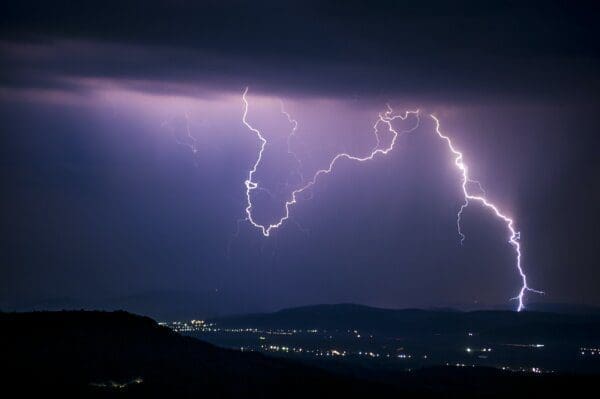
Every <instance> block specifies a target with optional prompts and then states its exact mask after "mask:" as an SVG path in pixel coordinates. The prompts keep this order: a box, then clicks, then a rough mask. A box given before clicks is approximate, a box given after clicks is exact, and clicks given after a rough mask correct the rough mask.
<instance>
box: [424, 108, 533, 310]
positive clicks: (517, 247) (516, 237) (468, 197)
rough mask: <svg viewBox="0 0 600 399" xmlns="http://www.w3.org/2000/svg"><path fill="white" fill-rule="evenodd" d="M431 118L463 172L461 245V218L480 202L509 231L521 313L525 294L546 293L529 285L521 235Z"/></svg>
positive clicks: (461, 235) (460, 153) (458, 221)
mask: <svg viewBox="0 0 600 399" xmlns="http://www.w3.org/2000/svg"><path fill="white" fill-rule="evenodd" d="M430 116H431V118H432V119H433V120H434V121H435V133H436V134H437V135H438V137H439V138H440V139H442V140H444V141H445V142H446V143H447V145H448V149H449V150H450V152H451V153H452V155H454V165H456V167H457V168H458V170H459V171H460V172H461V175H462V179H461V180H462V181H461V188H462V193H463V196H464V202H463V204H462V205H461V206H460V209H459V211H458V213H457V215H456V225H457V228H458V234H459V236H460V240H461V243H462V242H464V240H465V235H464V234H463V232H462V230H461V218H462V215H463V212H464V210H465V209H466V208H467V206H469V204H470V202H471V201H475V202H479V203H480V204H481V205H483V206H484V207H486V208H487V209H489V210H491V211H492V212H493V213H494V215H495V216H496V217H497V218H498V219H500V220H502V221H503V222H504V224H505V225H506V228H507V230H508V233H509V239H508V242H509V243H510V245H511V246H512V247H513V249H514V251H515V255H516V260H515V262H516V267H517V270H518V272H519V275H520V276H521V282H522V285H521V289H520V290H519V294H518V295H517V296H515V297H514V298H512V299H514V300H517V301H518V303H519V304H518V307H517V311H521V310H523V309H524V308H525V305H524V298H525V293H527V292H535V293H538V294H543V293H544V292H543V291H538V290H535V289H533V288H531V287H529V286H528V285H527V276H526V275H525V272H524V271H523V267H522V265H521V244H520V242H519V241H520V239H521V233H519V232H518V231H517V230H516V229H515V223H514V220H513V219H512V218H510V217H508V216H506V215H505V214H504V213H502V212H501V211H500V209H499V208H498V207H497V206H496V205H495V204H494V203H492V202H490V200H488V199H487V197H486V194H485V191H483V189H482V188H481V184H479V182H478V181H477V180H472V179H471V178H470V177H469V168H468V167H467V165H466V164H465V163H464V160H463V154H462V152H460V151H458V150H457V149H456V148H455V147H454V145H453V144H452V140H451V139H450V137H448V136H447V135H445V134H443V133H442V131H441V130H440V121H439V119H438V118H437V117H435V116H434V115H430ZM473 184H475V185H476V186H478V188H479V189H480V190H481V193H479V194H474V193H473V192H472V191H471V190H470V187H471V186H472V185H473Z"/></svg>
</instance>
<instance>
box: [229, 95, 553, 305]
mask: <svg viewBox="0 0 600 399" xmlns="http://www.w3.org/2000/svg"><path fill="white" fill-rule="evenodd" d="M247 94H248V88H247V87H246V88H245V89H244V91H243V94H242V101H243V104H244V111H243V115H242V123H243V124H244V125H245V126H246V127H247V128H248V129H249V130H250V131H251V132H253V133H254V134H255V135H256V136H257V137H258V139H259V141H260V149H259V151H258V157H257V159H256V161H255V162H254V164H253V165H252V168H251V169H250V170H249V171H248V177H247V179H246V180H245V182H244V184H245V186H246V208H245V211H246V218H245V219H241V220H240V221H242V220H244V221H248V222H249V223H250V224H251V225H252V226H253V227H255V228H257V229H259V230H260V231H261V233H262V234H263V236H265V237H269V236H270V234H271V232H272V231H273V230H274V229H277V228H279V227H281V226H282V225H283V224H284V223H285V222H286V221H287V220H288V219H289V218H290V208H291V207H292V206H293V205H295V204H296V203H297V201H298V195H299V194H301V193H303V192H305V191H306V190H308V189H309V188H311V187H312V186H314V185H315V184H316V182H317V180H318V179H319V177H320V176H322V175H327V174H329V173H331V172H332V171H333V170H334V167H335V165H336V163H337V162H338V161H339V160H341V159H347V160H351V161H356V162H366V161H370V160H372V159H374V158H375V157H376V156H377V155H387V154H388V153H389V152H390V151H392V150H393V149H394V146H395V144H396V140H397V138H398V136H399V135H400V134H402V133H409V132H411V131H413V130H415V129H416V128H417V127H418V126H419V122H420V117H419V116H420V115H419V110H414V111H406V112H405V113H404V115H400V114H397V115H396V114H394V111H393V109H392V108H391V107H390V106H389V105H386V110H385V111H384V112H383V113H379V114H378V117H377V120H376V121H375V123H374V125H373V132H374V136H375V140H376V143H375V145H374V147H373V149H372V150H371V152H370V153H368V154H367V155H365V156H356V155H351V154H348V153H346V152H342V153H338V154H336V155H335V156H334V157H333V158H332V159H331V161H330V162H329V165H328V166H327V168H324V169H320V170H318V171H316V172H315V174H314V175H313V176H312V178H311V179H310V180H308V181H305V179H304V176H303V175H302V173H301V167H302V164H301V162H300V159H299V158H298V157H297V156H296V154H295V153H294V152H293V151H292V150H291V140H292V138H293V137H294V135H295V134H296V131H297V128H298V122H297V121H296V120H294V119H293V118H292V117H291V115H290V114H289V113H288V112H287V111H286V110H285V108H284V106H283V102H281V113H282V114H283V115H285V116H286V118H287V120H288V122H289V123H290V124H291V125H292V131H291V133H290V135H289V136H288V138H287V151H288V154H289V155H290V156H292V157H293V158H294V160H295V162H296V164H297V167H298V169H297V173H298V176H299V177H300V179H301V183H300V187H299V188H297V189H295V190H293V191H292V192H291V194H290V196H289V199H288V200H286V201H285V204H284V213H283V216H282V217H281V218H279V220H277V221H276V222H275V223H270V224H260V223H258V222H256V220H255V219H254V216H253V204H252V192H253V191H254V190H264V191H267V192H268V190H267V189H266V188H264V187H262V186H259V183H258V182H256V181H254V180H253V179H254V174H255V173H256V170H257V169H258V167H259V165H260V163H261V160H262V156H263V152H264V150H265V147H266V145H267V140H266V139H265V137H264V136H263V135H262V133H261V131H260V130H259V129H257V128H255V127H254V126H252V125H251V124H250V123H249V122H248V120H247V117H248V109H249V103H248V99H247V98H246V96H247ZM411 115H413V116H415V117H416V123H415V125H414V126H413V127H411V128H410V129H408V130H406V131H401V132H398V131H396V130H395V129H394V127H393V125H392V122H393V121H394V120H396V119H401V120H406V119H407V118H408V117H409V116H411ZM430 116H431V118H432V119H433V120H434V121H435V133H436V134H437V136H438V137H439V138H440V139H442V140H444V141H445V142H446V144H447V145H448V149H449V150H450V152H451V153H452V154H453V156H454V164H455V166H456V167H457V168H458V170H459V171H460V172H461V176H462V178H461V189H462V193H463V197H464V202H463V203H462V204H461V206H460V209H459V210H458V213H457V215H456V227H457V231H458V235H459V236H460V242H461V244H463V243H464V240H465V238H466V236H465V234H464V233H463V231H462V227H461V221H462V216H463V213H464V211H465V209H466V208H467V207H468V206H469V204H470V203H471V202H479V203H480V204H481V205H483V206H484V207H485V208H487V209H489V210H491V211H492V212H493V214H494V215H495V216H496V218H498V219H500V220H502V221H503V222H504V224H505V225H506V228H507V230H508V233H509V238H508V242H509V244H510V245H511V246H512V248H513V250H514V252H515V256H516V260H515V263H516V268H517V271H518V273H519V276H520V278H521V282H522V284H521V288H520V290H519V292H518V295H517V296H515V297H514V298H512V299H514V300H517V301H518V307H517V311H521V310H523V309H524V297H525V294H526V293H527V292H535V293H538V294H543V291H538V290H535V289H533V288H531V287H529V286H528V285H527V276H526V274H525V272H524V271H523V267H522V264H521V257H522V256H521V244H520V238H521V237H520V233H519V232H518V231H517V230H516V229H515V223H514V220H513V219H512V218H510V217H509V216H507V215H506V214H504V213H502V212H501V211H500V209H499V208H498V206H496V205H495V204H494V203H492V202H491V201H490V200H489V199H488V198H487V194H486V192H485V190H484V189H483V186H482V185H481V183H480V182H479V181H477V180H474V179H472V178H471V177H470V176H469V169H468V167H467V165H466V164H465V163H464V161H463V154H462V152H460V151H458V150H457V149H456V148H455V147H454V145H453V143H452V140H451V139H450V137H448V136H447V135H445V134H443V133H442V132H441V130H440V122H439V120H438V119H437V118H436V117H435V116H434V115H430ZM381 124H384V125H386V126H387V128H388V130H389V131H390V132H391V133H392V138H391V140H390V142H389V144H388V145H387V146H383V147H382V144H381V137H380V131H379V126H380V125H381ZM473 189H475V190H473ZM240 221H238V224H239V222H240Z"/></svg>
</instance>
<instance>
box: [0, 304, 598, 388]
mask: <svg viewBox="0 0 600 399" xmlns="http://www.w3.org/2000/svg"><path fill="white" fill-rule="evenodd" d="M0 329H1V331H2V340H1V344H0V351H1V353H2V360H3V363H4V365H5V367H6V368H7V371H5V372H4V373H3V374H2V378H1V380H2V388H3V390H5V391H6V392H10V391H11V390H13V389H16V390H17V392H20V393H21V394H20V395H19V396H23V395H25V394H27V393H32V392H36V393H43V394H44V396H49V395H51V394H54V393H58V394H60V395H61V396H76V397H105V396H110V397H112V396H119V397H145V398H146V397H196V398H198V397H203V398H222V397H247V398H256V397H265V398H289V397H293V398H296V397H298V398H299V397H304V398H306V397H392V396H394V397H398V395H404V396H405V397H407V396H408V397H423V398H424V397H458V396H460V397H508V396H509V395H510V397H512V398H514V397H532V396H535V397H540V396H541V395H549V394H550V393H552V394H554V395H556V394H558V395H568V394H572V393H573V392H574V390H575V389H576V390H577V391H579V392H584V391H585V390H586V389H589V392H593V389H594V385H595V380H596V378H595V376H584V375H578V376H575V375H559V374H553V375H523V374H515V373H512V372H505V371H501V370H495V369H490V368H477V367H476V368H453V367H438V368H428V369H421V370H417V371H412V372H401V373H400V372H399V373H396V374H393V375H386V376H385V378H378V379H374V378H369V379H365V378H362V377H361V376H354V377H350V376H348V375H344V374H336V373H333V372H328V371H324V370H322V369H320V368H316V367H310V366H307V365H303V364H300V363H295V362H293V361H289V360H286V359H279V358H272V357H268V356H265V355H262V354H258V353H244V352H239V351H234V350H228V349H222V348H218V347H216V346H213V345H211V344H207V343H205V342H202V341H200V340H197V339H194V338H191V337H184V336H181V335H179V334H178V333H176V332H173V331H171V330H170V329H168V328H166V327H162V326H159V325H158V324H157V323H156V322H154V321H153V320H152V319H149V318H145V317H140V316H135V315H132V314H128V313H125V312H87V311H85V312H84V311H73V312H35V313H2V314H0ZM3 396H4V395H3Z"/></svg>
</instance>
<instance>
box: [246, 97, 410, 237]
mask: <svg viewBox="0 0 600 399" xmlns="http://www.w3.org/2000/svg"><path fill="white" fill-rule="evenodd" d="M247 94H248V87H246V88H245V89H244V92H243V94H242V101H243V103H244V112H243V114H242V123H243V124H244V125H245V126H246V127H247V128H248V129H249V130H250V131H251V132H253V133H254V134H255V135H256V136H257V137H258V139H259V141H260V149H259V151H258V157H257V159H256V162H255V163H254V165H253V166H252V168H251V169H250V171H249V172H248V178H247V179H246V181H245V182H244V184H245V186H246V209H245V211H246V218H245V219H244V220H247V221H248V222H250V224H251V225H252V226H254V227H256V228H257V229H259V230H260V231H261V233H262V234H263V236H265V237H269V235H270V234H271V232H272V230H273V229H277V228H279V227H281V226H282V225H283V224H284V223H285V221H286V220H288V219H289V218H290V207H292V206H293V205H295V204H296V203H297V202H298V195H299V194H301V193H302V192H304V191H306V190H307V189H309V188H311V187H312V186H314V185H315V183H316V182H317V180H318V179H319V177H320V176H322V175H327V174H329V173H331V172H332V171H333V169H334V166H335V165H336V163H337V162H338V161H339V160H341V159H348V160H351V161H356V162H366V161H370V160H372V159H373V158H375V156H377V155H387V154H388V153H389V152H390V151H391V150H392V149H393V148H394V145H395V144H396V139H397V138H398V136H399V135H400V134H403V133H409V132H411V131H413V130H415V129H416V128H417V127H418V126H419V110H415V111H406V112H405V113H404V115H394V114H393V110H392V109H391V107H389V105H388V109H387V110H386V111H385V112H384V113H380V114H379V115H378V118H377V121H376V122H375V124H374V125H373V130H374V134H375V137H376V140H377V144H376V145H375V147H374V148H373V150H371V152H370V153H369V154H368V155H366V156H363V157H360V156H355V155H351V154H348V153H345V152H342V153H339V154H337V155H335V156H334V157H333V158H332V160H331V161H330V162H329V165H328V167H327V168H325V169H320V170H318V171H317V172H315V174H314V175H313V177H312V179H310V180H309V181H308V182H306V183H305V184H304V185H302V186H301V187H300V188H297V189H295V190H294V191H292V192H291V195H290V198H289V199H288V200H287V201H286V202H285V206H284V208H285V211H284V214H283V216H282V217H281V218H280V219H279V220H278V221H277V222H275V223H271V224H260V223H257V222H256V221H255V220H254V217H253V214H252V191H254V190H256V189H259V184H258V182H255V181H254V180H253V177H254V174H255V173H256V170H257V168H258V166H259V165H260V162H261V160H262V155H263V152H264V150H265V146H266V145H267V140H266V139H265V138H264V136H263V135H262V133H261V132H260V130H258V129H257V128H255V127H253V126H252V125H250V123H249V122H248V119H247V117H248V108H249V104H248V99H247V98H246V96H247ZM282 112H284V113H285V114H287V112H285V110H283V109H282ZM410 115H415V116H416V118H417V123H416V124H415V126H413V127H412V128H411V129H409V130H406V131H402V132H397V131H396V130H395V129H394V127H393V126H392V122H393V121H394V120H396V119H401V120H406V119H407V118H408V117H409V116H410ZM287 116H288V120H290V122H292V121H293V119H292V118H291V116H289V114H287ZM294 122H295V121H294ZM382 123H383V124H385V125H387V127H388V129H389V131H390V132H392V140H391V141H390V144H389V145H388V146H386V147H384V148H380V139H379V125H380V124H382ZM293 125H294V130H293V131H294V132H295V129H296V128H297V126H298V124H297V122H295V123H293ZM291 136H292V135H290V136H289V137H288V139H289V138H290V137H291ZM288 150H289V146H288Z"/></svg>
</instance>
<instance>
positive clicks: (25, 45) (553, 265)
mask: <svg viewBox="0 0 600 399" xmlns="http://www.w3.org/2000/svg"><path fill="white" fill-rule="evenodd" d="M5 3H7V2H5ZM11 3H12V4H3V5H1V6H0V118H1V121H2V124H1V126H2V129H1V136H0V140H1V141H0V163H1V167H0V189H1V191H2V195H1V197H0V219H1V220H2V223H1V224H0V308H14V307H18V306H20V305H22V304H25V303H30V302H35V301H43V300H48V299H52V298H77V299H81V300H87V299H94V300H101V299H102V298H112V297H119V296H126V295H135V294H138V293H144V292H164V291H168V292H188V293H211V295H213V296H216V297H217V298H218V303H219V309H218V311H219V312H246V311H262V310H274V309H279V308H283V307H287V306H296V305H304V304H315V303H337V302H356V303H362V304H368V305H374V306H383V307H394V308H403V307H413V306H416V307H487V306H496V305H507V306H514V305H515V304H514V302H510V301H509V298H511V297H513V296H514V295H516V294H517V293H518V289H519V287H520V280H519V277H518V274H517V272H516V270H515V268H514V253H513V252H512V250H511V247H510V246H509V245H508V243H507V231H506V228H505V225H504V224H502V223H501V222H499V221H498V220H496V219H494V218H493V217H492V215H491V214H490V212H489V211H487V210H485V209H483V208H482V207H480V206H478V205H477V204H472V205H471V206H470V207H469V208H468V209H467V211H466V212H465V215H464V223H463V230H464V233H465V234H466V240H465V243H464V245H463V246H461V245H460V239H459V237H458V234H457V231H456V212H457V210H458V209H459V207H460V205H461V203H462V197H461V191H460V175H459V173H458V171H457V170H456V168H455V167H454V164H453V158H452V156H451V154H450V153H449V152H448V149H447V147H446V146H445V145H444V143H443V142H442V141H440V140H439V138H437V137H436V136H435V131H434V128H435V126H434V124H433V123H432V120H431V119H429V118H427V117H423V118H422V120H421V124H420V125H419V127H418V129H417V130H415V131H413V132H411V133H410V134H407V135H403V136H402V137H400V138H399V139H398V142H397V144H396V146H395V147H394V150H393V151H391V152H390V153H389V154H388V155H386V156H379V157H376V158H375V159H374V160H373V161H370V162H369V163H364V164H357V163H353V162H350V161H342V162H340V163H339V164H338V165H337V166H336V169H335V171H334V172H333V173H332V174H330V175H328V176H324V177H323V178H322V179H319V181H318V183H317V184H316V185H315V186H314V189H312V190H310V192H309V193H308V194H307V195H304V196H301V197H300V200H299V202H298V204H297V205H296V206H294V207H293V208H292V211H291V213H292V217H291V218H290V220H289V221H288V222H287V223H286V224H285V225H284V226H282V227H281V228H280V229H278V230H276V231H274V232H273V234H272V235H271V237H269V238H265V237H263V236H262V235H261V233H260V231H259V230H257V229H254V228H252V226H250V225H249V224H248V223H245V222H241V223H238V220H239V219H243V218H244V217H245V211H244V208H245V206H246V204H245V201H246V198H245V186H244V180H245V179H246V178H247V174H248V170H249V169H250V168H251V167H252V165H253V163H254V162H255V161H256V157H257V153H258V150H259V144H260V143H259V141H258V139H257V137H256V136H255V135H254V134H253V133H252V132H251V131H249V130H248V129H247V128H246V127H245V126H244V125H243V123H242V113H243V102H242V92H243V90H244V88H245V87H246V86H249V92H248V100H249V102H250V109H249V113H248V119H249V121H250V122H251V123H252V125H253V126H255V127H257V128H259V129H261V131H262V132H264V135H265V137H267V138H268V140H269V144H268V146H267V147H266V149H265V153H264V159H263V161H264V162H263V163H261V165H260V166H259V168H258V170H257V173H256V179H257V180H258V181H259V182H260V184H261V186H262V187H265V188H266V189H267V190H268V192H267V190H263V191H260V192H258V193H256V195H255V197H254V198H253V199H254V201H255V202H256V212H257V213H256V215H257V218H259V219H260V220H261V221H264V222H265V223H266V222H274V221H276V220H277V219H279V218H280V217H281V216H282V211H283V209H282V202H283V201H285V200H286V199H288V197H289V194H290V192H291V190H293V189H294V188H295V187H297V186H298V184H299V180H298V179H299V177H298V174H297V173H295V168H296V164H295V163H294V160H293V159H292V158H291V157H290V155H289V154H288V153H287V152H286V140H287V137H288V135H289V134H290V129H291V128H292V126H291V124H290V123H289V122H288V120H287V119H286V118H285V116H284V115H283V114H282V113H281V112H280V103H279V100H280V99H281V100H282V101H283V102H284V104H285V109H286V110H287V111H288V112H289V113H290V114H291V115H292V117H293V118H294V119H296V120H297V121H298V130H297V131H296V136H295V137H294V138H293V140H292V142H291V143H292V148H293V150H294V153H295V154H297V156H298V158H299V159H300V160H301V162H302V165H303V166H302V173H303V174H304V175H305V176H311V175H312V174H313V173H314V172H315V171H316V170H318V169H321V168H324V167H326V166H327V164H328V163H329V161H330V160H331V158H332V157H333V156H334V155H335V154H336V153H339V152H343V151H346V152H349V153H351V154H356V155H365V154H366V153H368V152H369V151H370V150H371V148H372V147H373V145H374V136H373V131H372V126H373V124H374V122H375V121H376V118H377V115H378V113H379V112H382V111H385V109H386V108H385V106H386V103H389V104H390V105H391V106H392V107H393V108H394V110H396V111H404V110H407V109H415V108H419V109H420V110H421V112H422V114H423V115H427V114H429V113H435V115H437V116H438V117H439V119H440V120H441V123H442V130H443V131H444V132H445V133H446V134H448V135H449V136H451V137H452V139H453V140H454V143H455V145H456V146H457V147H458V148H460V149H461V150H462V151H463V153H464V157H465V162H466V163H467V164H468V165H469V167H470V173H471V175H472V177H473V178H475V179H477V180H479V181H480V182H481V183H482V185H483V186H484V187H485V189H486V192H487V195H488V197H489V198H490V199H492V200H493V201H494V203H496V204H497V205H498V206H499V207H500V208H501V209H502V210H503V211H504V212H505V213H507V214H508V215H510V216H511V217H513V218H514V219H515V222H516V227H517V228H518V229H519V230H520V231H521V234H522V235H521V244H522V247H523V252H524V256H523V266H524V269H525V270H526V272H527V275H528V278H529V284H530V286H532V287H534V288H537V289H541V290H544V291H545V292H546V294H545V295H542V296H540V295H535V294H529V295H528V296H527V301H528V302H568V303H585V304H592V305H600V290H599V289H598V284H599V282H600V268H599V267H598V266H600V265H599V262H598V248H599V237H600V231H599V227H600V205H599V204H600V178H599V177H600V157H599V156H598V154H599V150H598V149H599V145H600V143H599V140H598V136H599V134H600V132H599V131H598V128H597V126H598V124H600V114H599V112H598V110H599V105H600V94H599V93H600V92H599V89H600V73H599V72H600V62H599V61H600V57H599V56H600V51H599V50H600V49H599V44H598V37H600V24H598V17H599V13H598V11H597V10H596V9H595V8H594V2H553V1H544V2H522V1H515V2H496V1H485V2H483V1H458V2H457V1H452V2H442V1H425V2H414V1H413V2H400V1H397V2H391V1H390V2H374V1H318V2H308V1H302V2H294V1H292V2H285V1H279V2H270V1H269V2H225V1H204V2H192V1H183V0H178V1H156V0H146V1H128V2H122V1H87V2H75V1H73V2H71V1H53V2H39V3H40V4H38V3H37V2H30V1H21V2H11ZM81 3H85V5H83V4H81ZM122 3H126V4H122ZM410 124H411V121H410V120H408V119H407V121H405V122H399V123H398V125H397V127H398V128H403V127H407V126H409V125H410ZM187 129H189V132H190V134H191V135H192V136H193V137H192V138H190V137H188V135H187V132H188V130H187ZM193 149H195V151H193Z"/></svg>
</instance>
